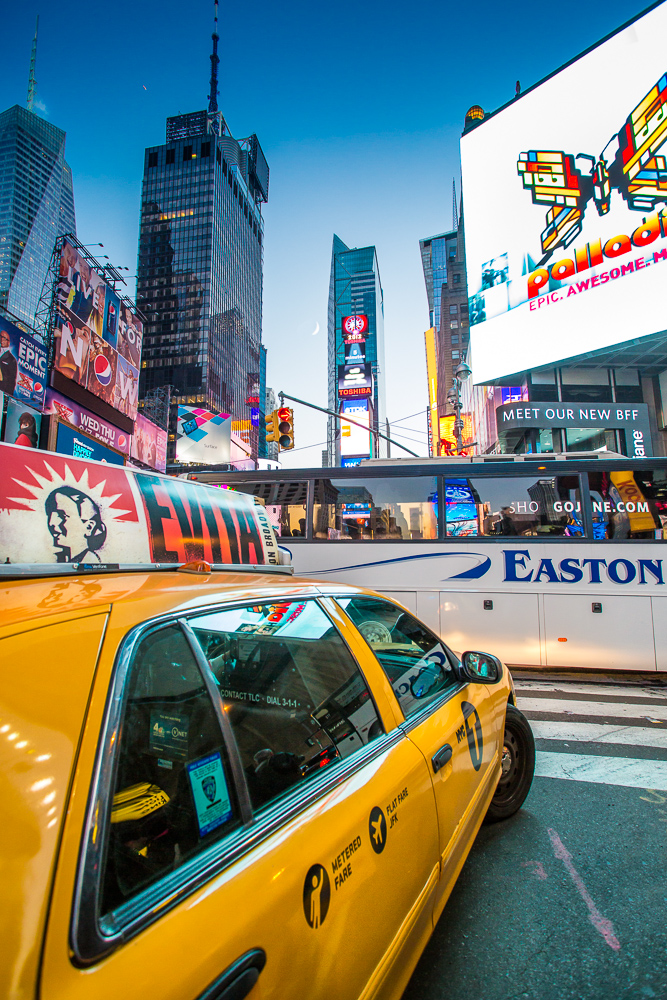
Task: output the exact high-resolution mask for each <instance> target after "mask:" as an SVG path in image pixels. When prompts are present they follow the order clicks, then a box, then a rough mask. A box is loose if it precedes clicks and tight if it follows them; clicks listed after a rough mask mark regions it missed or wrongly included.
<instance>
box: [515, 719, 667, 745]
mask: <svg viewBox="0 0 667 1000" xmlns="http://www.w3.org/2000/svg"><path fill="white" fill-rule="evenodd" d="M530 728H531V729H532V730H533V735H534V736H535V739H542V740H572V742H573V743H576V742H585V743H618V744H620V745H622V746H628V747H658V748H660V749H662V750H667V729H652V728H651V724H650V723H647V726H646V729H645V728H644V727H643V726H622V727H619V726H607V725H605V724H604V723H597V724H596V723H594V722H537V721H536V722H531V724H530Z"/></svg>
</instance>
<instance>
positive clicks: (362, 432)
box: [340, 399, 371, 458]
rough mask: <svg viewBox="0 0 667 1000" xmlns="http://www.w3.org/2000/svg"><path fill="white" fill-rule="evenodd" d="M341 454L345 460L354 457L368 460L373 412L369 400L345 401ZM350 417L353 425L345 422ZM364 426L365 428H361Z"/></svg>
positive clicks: (342, 405)
mask: <svg viewBox="0 0 667 1000" xmlns="http://www.w3.org/2000/svg"><path fill="white" fill-rule="evenodd" d="M340 413H341V421H340V453H341V455H343V456H344V457H345V458H349V457H350V456H352V455H356V456H362V457H363V458H368V457H369V456H370V454H371V432H370V419H371V411H370V404H369V400H368V399H358V400H352V399H348V400H344V401H343V402H342V403H341V407H340ZM346 416H347V417H349V418H350V419H351V420H354V421H355V422H354V423H353V424H351V423H349V421H347V420H345V417H346ZM359 424H363V425H364V426H363V427H359Z"/></svg>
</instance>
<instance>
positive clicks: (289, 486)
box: [229, 481, 308, 538]
mask: <svg viewBox="0 0 667 1000" xmlns="http://www.w3.org/2000/svg"><path fill="white" fill-rule="evenodd" d="M229 489H232V490H238V492H239V493H250V494H251V495H252V496H254V497H259V498H260V500H263V501H264V503H265V505H266V514H267V517H268V519H269V521H270V522H271V524H272V525H273V530H274V531H275V533H276V535H278V537H279V538H305V537H306V502H307V498H308V483H299V482H295V483H292V482H288V481H285V482H283V481H281V482H274V483H246V482H234V483H230V484H229Z"/></svg>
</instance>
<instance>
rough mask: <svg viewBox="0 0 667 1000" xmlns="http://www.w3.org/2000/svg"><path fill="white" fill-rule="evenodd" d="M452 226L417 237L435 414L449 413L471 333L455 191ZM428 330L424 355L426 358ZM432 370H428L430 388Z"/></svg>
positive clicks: (435, 432) (435, 439) (435, 437)
mask: <svg viewBox="0 0 667 1000" xmlns="http://www.w3.org/2000/svg"><path fill="white" fill-rule="evenodd" d="M453 223H454V227H453V228H452V229H451V230H449V231H448V232H446V233H440V234H439V235H438V236H431V237H429V238H428V239H423V240H420V241H419V248H420V251H421V258H422V267H423V270H424V281H425V283H426V296H427V299H428V308H429V323H430V326H431V329H434V330H435V346H436V351H435V353H436V359H437V360H436V364H437V375H436V379H437V387H436V398H437V416H438V418H440V417H444V416H446V415H447V414H448V413H452V412H453V410H452V407H451V405H450V404H449V403H448V401H447V393H448V391H449V389H450V388H451V385H452V379H453V377H454V372H455V370H456V368H457V367H458V365H459V364H460V363H461V361H464V360H465V357H466V353H467V350H468V342H469V336H470V327H469V317H468V286H467V283H466V269H465V234H464V228H463V211H462V210H461V213H459V212H458V209H457V205H456V194H455V195H454V203H453ZM428 333H429V331H427V359H428ZM431 374H432V373H429V389H430V388H431V386H430V379H431ZM432 425H433V426H432V436H433V441H432V450H433V454H434V455H438V454H439V453H440V449H439V441H440V433H439V419H438V420H437V421H435V420H433V421H432Z"/></svg>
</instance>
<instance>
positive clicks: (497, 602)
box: [440, 591, 541, 664]
mask: <svg viewBox="0 0 667 1000" xmlns="http://www.w3.org/2000/svg"><path fill="white" fill-rule="evenodd" d="M485 604H486V606H487V607H486V609H485ZM489 605H490V606H489ZM440 632H441V635H442V637H443V639H444V640H445V642H446V643H447V644H448V645H449V646H451V647H452V648H453V649H456V650H458V652H460V653H462V652H463V651H464V650H466V649H478V650H481V651H482V652H485V653H493V655H494V656H498V657H500V659H501V660H504V662H505V663H517V664H518V663H526V664H539V663H540V662H541V660H540V626H539V612H538V597H537V594H507V593H505V594H499V593H493V592H484V591H480V592H477V593H470V592H468V593H458V594H457V593H455V592H453V591H452V592H446V593H445V592H441V593H440Z"/></svg>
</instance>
